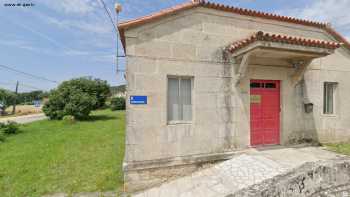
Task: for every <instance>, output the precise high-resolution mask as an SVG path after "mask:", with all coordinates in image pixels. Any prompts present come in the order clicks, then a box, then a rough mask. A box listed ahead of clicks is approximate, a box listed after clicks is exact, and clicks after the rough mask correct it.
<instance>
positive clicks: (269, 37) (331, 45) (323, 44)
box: [226, 31, 341, 53]
mask: <svg viewBox="0 0 350 197" xmlns="http://www.w3.org/2000/svg"><path fill="white" fill-rule="evenodd" d="M255 41H269V42H279V43H286V44H292V45H301V46H308V47H318V48H325V49H336V48H339V47H340V46H341V43H337V42H328V41H324V40H315V39H309V38H301V37H294V36H288V35H281V34H270V33H264V32H262V31H259V32H256V33H254V34H253V35H251V36H250V37H248V38H246V39H243V40H240V41H237V42H234V43H232V44H231V45H229V46H228V47H227V48H226V50H227V51H229V52H231V53H233V52H235V51H237V50H239V49H241V48H243V47H245V46H248V45H249V44H251V43H253V42H255Z"/></svg>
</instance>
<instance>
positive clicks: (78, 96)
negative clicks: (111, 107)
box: [43, 78, 109, 119]
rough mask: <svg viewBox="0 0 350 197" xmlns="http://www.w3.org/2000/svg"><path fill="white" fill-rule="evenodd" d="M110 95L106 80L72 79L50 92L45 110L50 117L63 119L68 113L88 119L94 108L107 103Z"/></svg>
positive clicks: (78, 117)
mask: <svg viewBox="0 0 350 197" xmlns="http://www.w3.org/2000/svg"><path fill="white" fill-rule="evenodd" d="M108 95H109V86H108V84H107V82H106V81H102V80H99V79H94V80H92V79H87V78H78V79H72V80H69V81H65V82H63V83H62V84H61V85H59V86H58V88H57V89H56V90H53V91H51V92H50V95H49V100H48V101H47V102H46V103H45V105H44V107H43V111H44V113H45V114H46V116H48V117H49V118H50V119H62V118H63V117H64V116H66V115H71V116H74V118H75V119H86V118H87V117H88V116H89V114H90V112H91V111H92V110H95V109H98V108H100V107H102V106H104V105H105V102H106V99H107V97H108Z"/></svg>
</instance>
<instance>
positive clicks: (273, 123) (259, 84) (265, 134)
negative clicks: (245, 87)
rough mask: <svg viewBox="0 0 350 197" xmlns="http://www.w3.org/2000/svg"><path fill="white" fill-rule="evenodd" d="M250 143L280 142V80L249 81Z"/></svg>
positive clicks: (266, 143)
mask: <svg viewBox="0 0 350 197" xmlns="http://www.w3.org/2000/svg"><path fill="white" fill-rule="evenodd" d="M250 130H251V131H250V144H251V145H252V146H254V145H268V144H279V143H280V82H279V81H274V80H251V81H250Z"/></svg>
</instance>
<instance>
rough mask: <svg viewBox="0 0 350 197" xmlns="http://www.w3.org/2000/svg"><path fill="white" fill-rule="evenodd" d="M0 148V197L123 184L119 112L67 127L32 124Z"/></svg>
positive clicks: (92, 189) (104, 188) (101, 188)
mask: <svg viewBox="0 0 350 197" xmlns="http://www.w3.org/2000/svg"><path fill="white" fill-rule="evenodd" d="M21 130H22V131H23V132H22V133H20V134H18V135H14V136H11V137H9V138H7V140H6V142H5V143H0V196H1V197H22V196H26V197H27V196H28V197H34V196H41V195H43V194H52V193H60V192H65V193H78V192H96V191H116V190H118V189H120V188H121V186H122V184H123V177H122V159H123V154H124V130H125V117H124V112H121V111H119V112H111V111H110V110H102V111H96V112H94V113H92V118H91V120H89V121H82V122H77V123H76V124H72V125H69V124H68V125H67V124H64V123H63V122H62V121H49V120H44V121H38V122H34V123H30V124H27V125H23V126H21Z"/></svg>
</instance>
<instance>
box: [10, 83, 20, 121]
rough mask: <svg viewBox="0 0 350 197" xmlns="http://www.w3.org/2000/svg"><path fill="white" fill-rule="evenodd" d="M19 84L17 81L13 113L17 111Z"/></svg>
mask: <svg viewBox="0 0 350 197" xmlns="http://www.w3.org/2000/svg"><path fill="white" fill-rule="evenodd" d="M18 85H19V82H18V81H17V83H16V90H15V99H13V107H12V114H15V113H16V104H17V96H18Z"/></svg>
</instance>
